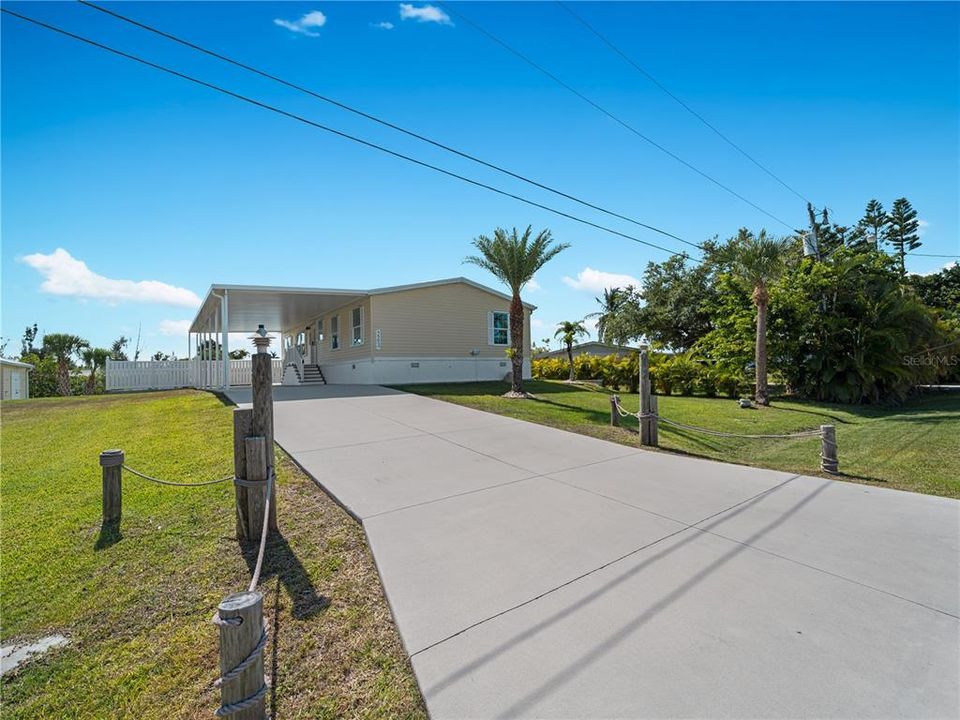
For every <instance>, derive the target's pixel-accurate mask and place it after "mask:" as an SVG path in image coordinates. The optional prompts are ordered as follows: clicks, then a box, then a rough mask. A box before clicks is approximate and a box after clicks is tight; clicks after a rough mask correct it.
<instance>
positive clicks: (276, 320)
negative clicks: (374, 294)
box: [190, 285, 368, 333]
mask: <svg viewBox="0 0 960 720" xmlns="http://www.w3.org/2000/svg"><path fill="white" fill-rule="evenodd" d="M224 295H226V296H227V312H226V313H225V314H226V319H227V327H226V330H227V331H228V332H237V333H239V332H253V331H255V330H256V329H257V327H258V326H259V325H263V326H264V327H265V328H266V329H267V331H269V332H280V331H282V330H284V329H286V328H291V327H295V326H297V325H300V324H303V323H305V322H306V321H307V320H309V319H310V318H313V317H316V316H317V315H322V314H323V313H325V312H327V311H328V310H333V309H334V308H337V307H339V306H341V305H344V304H346V303H349V302H352V301H354V300H359V299H360V298H363V297H366V296H367V295H368V292H367V291H366V290H336V289H329V288H291V287H265V286H253V285H211V286H210V290H209V292H207V296H206V297H205V298H204V300H203V304H202V305H201V306H200V309H199V310H198V311H197V315H196V317H195V318H194V319H193V323H192V324H191V325H190V332H191V333H195V332H204V331H205V330H206V329H207V328H209V327H210V324H211V322H212V321H213V320H214V318H216V319H217V320H218V321H219V320H220V318H221V317H222V315H221V302H222V299H223V297H224ZM218 329H219V330H220V331H221V332H222V331H223V329H224V328H223V327H220V328H218Z"/></svg>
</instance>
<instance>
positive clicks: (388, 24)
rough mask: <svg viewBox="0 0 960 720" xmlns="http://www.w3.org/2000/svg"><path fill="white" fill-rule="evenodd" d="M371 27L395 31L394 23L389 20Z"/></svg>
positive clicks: (371, 24) (373, 24)
mask: <svg viewBox="0 0 960 720" xmlns="http://www.w3.org/2000/svg"><path fill="white" fill-rule="evenodd" d="M370 27H375V28H379V29H381V30H393V23H392V22H389V21H387V20H381V21H380V22H375V23H370Z"/></svg>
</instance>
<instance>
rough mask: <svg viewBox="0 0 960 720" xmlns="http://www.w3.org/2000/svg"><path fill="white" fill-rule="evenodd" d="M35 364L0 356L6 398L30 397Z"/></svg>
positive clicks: (0, 375)
mask: <svg viewBox="0 0 960 720" xmlns="http://www.w3.org/2000/svg"><path fill="white" fill-rule="evenodd" d="M31 370H33V365H31V364H30V363H24V362H19V361H17V360H7V359H6V358H0V379H2V381H3V384H2V386H3V393H2V398H3V399H4V400H25V399H27V398H28V397H30V371H31Z"/></svg>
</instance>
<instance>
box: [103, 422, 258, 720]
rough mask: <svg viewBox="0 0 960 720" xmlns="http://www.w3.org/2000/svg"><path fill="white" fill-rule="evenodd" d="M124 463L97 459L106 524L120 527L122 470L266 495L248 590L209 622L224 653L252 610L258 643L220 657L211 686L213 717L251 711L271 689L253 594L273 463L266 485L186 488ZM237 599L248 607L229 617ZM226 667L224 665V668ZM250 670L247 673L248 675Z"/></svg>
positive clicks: (109, 456) (110, 457) (242, 481)
mask: <svg viewBox="0 0 960 720" xmlns="http://www.w3.org/2000/svg"><path fill="white" fill-rule="evenodd" d="M252 439H253V440H255V441H258V442H259V443H260V444H261V445H262V444H263V443H264V439H263V438H252ZM261 457H265V456H261ZM251 459H252V458H251ZM123 460H124V455H123V452H122V451H120V450H108V451H105V452H104V453H101V456H100V464H101V466H102V467H103V476H104V479H103V483H104V521H105V522H107V521H108V520H109V521H110V522H115V523H119V519H120V478H121V472H120V471H121V470H125V471H127V472H129V473H131V474H132V475H135V476H136V477H139V478H142V479H143V480H147V481H149V482H152V483H156V484H158V485H164V486H168V487H180V488H183V487H209V486H211V485H218V484H220V483H224V482H228V481H230V480H232V481H233V482H234V484H235V485H236V486H239V487H243V488H250V489H263V490H265V492H264V494H263V496H262V498H263V501H262V505H263V511H262V513H261V517H262V520H261V523H260V542H259V547H258V549H257V559H256V562H255V563H254V568H253V573H252V576H251V578H250V583H249V585H248V586H247V590H246V592H245V593H236V594H234V595H231V596H230V597H228V598H227V599H226V600H225V601H224V602H223V603H221V605H220V607H219V608H218V609H217V611H216V612H215V613H214V615H213V618H212V619H211V622H212V623H213V624H214V625H216V626H217V627H219V628H220V631H221V642H220V645H221V650H222V651H223V650H224V649H229V648H236V647H242V645H243V643H242V642H241V641H240V639H239V638H237V637H234V636H236V635H238V634H239V633H240V628H242V626H243V625H244V623H245V622H248V621H249V619H248V618H246V617H245V615H244V612H242V611H243V610H249V609H250V608H253V612H252V613H251V614H252V615H253V616H254V617H255V619H257V620H259V625H260V632H259V636H258V638H257V639H256V643H255V644H254V645H253V647H252V648H250V649H249V650H248V651H246V652H244V653H243V654H242V655H240V659H239V660H236V661H230V660H227V659H226V655H223V658H224V659H222V661H221V672H220V676H219V677H218V678H217V679H216V680H215V681H214V683H213V686H214V687H216V688H220V690H221V703H220V707H219V708H218V709H217V711H216V713H215V714H216V716H217V717H229V716H233V715H236V714H237V713H240V712H241V711H243V710H249V709H251V708H256V707H258V706H262V705H263V703H264V699H265V697H266V694H267V691H268V688H269V681H268V679H267V678H266V676H265V675H264V670H263V652H264V650H265V649H266V647H267V640H268V637H269V628H268V625H267V623H266V621H265V620H264V619H263V617H262V595H260V593H258V592H256V590H257V586H258V585H259V584H260V575H261V572H262V570H263V560H264V556H265V555H266V549H267V538H268V536H269V534H270V511H271V500H272V496H273V488H274V484H275V481H276V475H275V473H274V469H273V466H272V464H271V465H270V466H268V468H267V472H266V475H267V479H266V480H251V479H247V478H239V477H237V476H236V475H229V476H227V477H223V478H218V479H216V480H206V481H203V482H194V483H188V482H172V481H170V480H162V479H160V478H156V477H153V476H152V475H147V474H146V473H143V472H140V471H139V470H136V469H134V468H132V467H130V466H129V465H127V464H126V463H125V462H124V461H123ZM108 516H109V517H108ZM237 599H239V600H240V601H241V602H246V606H244V607H239V608H236V610H237V611H238V612H236V614H234V613H232V612H231V611H232V610H234V608H233V607H232V604H235V601H236V600H237ZM225 613H226V614H225ZM224 665H226V667H224ZM251 668H252V670H251V672H247V671H248V670H250V669H251ZM251 678H252V682H253V684H254V685H255V686H256V687H255V689H251V688H250V684H251ZM232 685H242V687H237V688H234V687H231V686H232ZM231 695H233V696H236V697H237V699H235V700H230V701H227V700H226V698H227V697H229V696H231Z"/></svg>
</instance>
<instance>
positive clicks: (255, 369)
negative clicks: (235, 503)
mask: <svg viewBox="0 0 960 720" xmlns="http://www.w3.org/2000/svg"><path fill="white" fill-rule="evenodd" d="M253 342H254V344H255V345H256V346H257V352H255V353H254V354H253V357H252V358H251V363H252V378H251V384H252V386H253V420H252V422H251V424H250V433H251V434H252V435H260V436H263V437H264V438H265V439H266V450H267V469H268V471H270V470H272V469H273V358H272V357H271V356H270V353H269V351H268V348H269V347H270V338H269V337H268V336H264V335H260V336H254V338H253ZM270 529H271V530H276V529H277V487H276V483H274V486H273V492H272V494H271V496H270Z"/></svg>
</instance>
